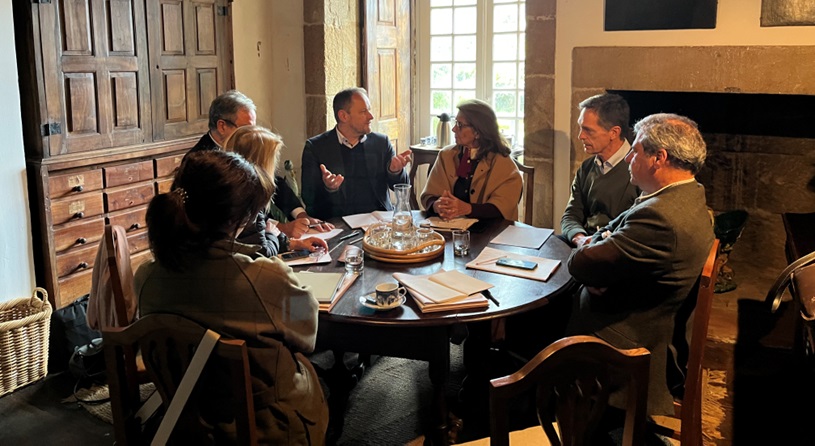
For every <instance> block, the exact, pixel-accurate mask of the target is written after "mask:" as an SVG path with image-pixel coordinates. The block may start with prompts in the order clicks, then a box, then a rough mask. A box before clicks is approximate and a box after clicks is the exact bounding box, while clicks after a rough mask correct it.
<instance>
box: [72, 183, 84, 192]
mask: <svg viewBox="0 0 815 446" xmlns="http://www.w3.org/2000/svg"><path fill="white" fill-rule="evenodd" d="M73 189H74V192H82V191H83V190H85V187H84V186H82V185H81V184H79V185H77V186H74V188H73Z"/></svg>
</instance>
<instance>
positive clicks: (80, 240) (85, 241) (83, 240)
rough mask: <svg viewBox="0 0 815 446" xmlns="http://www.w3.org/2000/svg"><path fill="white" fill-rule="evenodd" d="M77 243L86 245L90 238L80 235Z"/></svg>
mask: <svg viewBox="0 0 815 446" xmlns="http://www.w3.org/2000/svg"><path fill="white" fill-rule="evenodd" d="M76 243H77V244H80V245H84V244H85V243H88V239H86V238H85V237H79V238H78V239H76Z"/></svg>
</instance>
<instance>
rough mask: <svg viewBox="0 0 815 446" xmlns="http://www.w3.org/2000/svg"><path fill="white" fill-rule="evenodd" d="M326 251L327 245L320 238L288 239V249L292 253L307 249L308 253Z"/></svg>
mask: <svg viewBox="0 0 815 446" xmlns="http://www.w3.org/2000/svg"><path fill="white" fill-rule="evenodd" d="M320 248H322V249H324V250H325V251H326V252H327V251H328V243H326V242H325V240H323V239H321V238H320V237H306V238H304V239H302V240H301V239H289V249H290V250H292V251H295V250H298V249H308V250H309V252H314V251H317V250H318V249H320Z"/></svg>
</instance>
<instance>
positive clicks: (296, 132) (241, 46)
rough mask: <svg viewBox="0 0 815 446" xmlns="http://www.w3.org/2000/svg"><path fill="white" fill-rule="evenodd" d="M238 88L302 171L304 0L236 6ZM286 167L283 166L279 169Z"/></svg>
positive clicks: (239, 1) (250, 0) (249, 0)
mask: <svg viewBox="0 0 815 446" xmlns="http://www.w3.org/2000/svg"><path fill="white" fill-rule="evenodd" d="M232 12H233V16H232V28H233V37H234V39H233V42H234V43H233V45H234V47H235V86H236V88H237V89H238V90H240V91H242V92H243V93H245V94H246V95H247V96H249V97H250V98H252V100H253V101H255V104H256V105H257V108H258V125H262V126H264V127H268V128H270V129H271V130H272V131H274V132H275V133H278V134H280V135H281V136H282V137H283V142H284V143H285V144H286V150H285V151H284V152H283V154H282V157H281V160H286V159H290V160H292V161H293V162H294V164H295V166H297V170H298V172H299V166H300V159H301V155H302V153H303V145H304V144H305V142H306V139H307V138H308V137H310V136H313V135H306V94H305V92H306V88H305V65H304V61H303V1H302V0H274V1H270V0H236V1H235V2H234V3H232ZM281 168H282V166H281Z"/></svg>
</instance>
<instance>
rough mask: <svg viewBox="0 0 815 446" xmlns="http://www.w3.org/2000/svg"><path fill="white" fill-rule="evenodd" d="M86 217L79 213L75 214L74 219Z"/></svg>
mask: <svg viewBox="0 0 815 446" xmlns="http://www.w3.org/2000/svg"><path fill="white" fill-rule="evenodd" d="M84 216H85V213H84V212H77V213H76V214H74V218H82V217H84Z"/></svg>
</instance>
